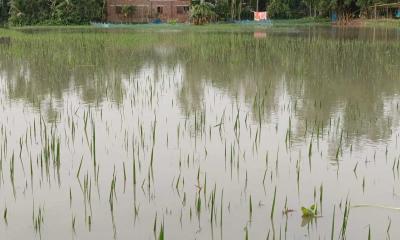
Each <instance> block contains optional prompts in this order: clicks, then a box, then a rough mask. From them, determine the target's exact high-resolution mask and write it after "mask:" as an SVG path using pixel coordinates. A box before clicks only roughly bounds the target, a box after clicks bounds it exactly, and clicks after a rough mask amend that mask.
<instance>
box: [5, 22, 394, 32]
mask: <svg viewBox="0 0 400 240" xmlns="http://www.w3.org/2000/svg"><path fill="white" fill-rule="evenodd" d="M357 21H359V22H360V24H358V25H357V27H378V28H399V27H400V20H396V19H385V20H383V19H380V20H372V19H368V20H357ZM331 25H332V23H331V21H330V20H329V19H327V18H302V19H280V20H271V21H269V22H265V23H264V22H263V23H260V22H254V21H241V22H235V23H226V22H220V23H214V24H206V25H201V26H195V25H191V24H185V23H181V24H179V23H178V24H167V23H165V24H109V25H107V24H103V25H101V26H92V25H74V26H43V25H42V26H23V27H9V28H0V35H1V34H7V35H9V34H10V32H12V31H16V32H24V33H33V32H41V33H44V32H57V31H60V32H63V33H68V32H71V33H73V32H82V31H83V32H85V31H88V32H92V31H93V30H94V29H96V30H98V31H103V30H108V29H115V30H119V31H126V30H130V31H139V32H153V31H157V32H162V31H191V32H192V31H195V32H196V31H198V32H253V31H255V30H260V29H275V30H277V29H279V28H283V29H285V28H291V27H320V26H331ZM352 27H354V26H352Z"/></svg>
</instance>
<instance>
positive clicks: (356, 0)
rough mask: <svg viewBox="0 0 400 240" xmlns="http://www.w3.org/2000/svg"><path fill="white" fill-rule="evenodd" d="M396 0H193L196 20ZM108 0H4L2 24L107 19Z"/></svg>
mask: <svg viewBox="0 0 400 240" xmlns="http://www.w3.org/2000/svg"><path fill="white" fill-rule="evenodd" d="M378 2H379V3H386V2H388V3H389V2H396V0H383V1H381V0H348V1H342V0H223V1H214V0H208V1H202V2H200V1H193V4H192V7H191V11H190V15H191V21H192V23H194V24H196V25H202V24H204V23H208V22H212V21H234V20H244V19H252V18H253V13H252V12H253V11H257V10H259V11H265V10H267V11H268V12H269V16H270V17H271V18H272V19H298V18H305V17H309V18H314V19H320V18H328V17H330V15H331V13H332V12H336V15H337V17H338V19H339V21H341V20H343V21H347V20H349V19H351V18H357V17H362V16H366V15H367V9H368V7H369V6H371V5H373V4H374V3H378ZM106 4H107V1H106V0H51V1H49V0H0V24H5V23H9V24H10V25H14V26H23V25H79V24H88V23H90V22H91V21H94V22H96V21H97V22H98V21H105V19H106ZM135 10H136V8H135V7H134V6H123V7H122V9H121V12H122V14H123V15H124V16H125V17H129V16H131V15H132V14H133V13H134V12H135Z"/></svg>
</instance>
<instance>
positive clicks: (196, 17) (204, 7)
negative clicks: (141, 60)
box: [190, 3, 217, 25]
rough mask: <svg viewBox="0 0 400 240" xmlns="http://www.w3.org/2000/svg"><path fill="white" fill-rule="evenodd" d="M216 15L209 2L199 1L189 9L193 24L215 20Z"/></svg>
mask: <svg viewBox="0 0 400 240" xmlns="http://www.w3.org/2000/svg"><path fill="white" fill-rule="evenodd" d="M216 17H217V15H216V14H215V11H214V5H212V4H211V3H200V4H198V5H194V6H192V7H191V9H190V21H191V23H193V24H194V25H202V24H206V23H209V22H212V21H215V19H216Z"/></svg>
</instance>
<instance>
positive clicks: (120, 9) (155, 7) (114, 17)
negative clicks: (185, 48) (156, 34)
mask: <svg viewBox="0 0 400 240" xmlns="http://www.w3.org/2000/svg"><path fill="white" fill-rule="evenodd" d="M189 6H190V0H154V1H153V0H107V21H108V22H114V23H121V22H123V23H149V22H159V21H162V22H167V21H175V20H176V21H177V22H186V21H188V20H189Z"/></svg>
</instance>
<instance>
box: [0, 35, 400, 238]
mask: <svg viewBox="0 0 400 240" xmlns="http://www.w3.org/2000/svg"><path fill="white" fill-rule="evenodd" d="M1 34H3V35H5V36H6V37H7V38H3V39H7V40H4V41H2V42H1V43H0V106H1V107H0V213H1V219H0V234H1V236H2V237H1V239H158V240H163V239H174V240H178V239H185V240H186V239H399V238H400V230H399V229H397V226H398V225H399V224H400V178H399V176H400V135H399V134H400V128H399V122H400V109H399V107H400V106H399V104H400V64H399V59H400V31H398V30H396V29H339V28H306V29H288V28H285V29H275V30H274V29H267V30H265V29H260V30H257V31H243V32H212V31H211V32H202V31H187V30H185V31H181V32H177V31H173V32H168V31H152V32H146V31H143V32H137V31H136V32H135V31H123V30H115V31H112V30H111V31H81V32H79V31H77V30H75V31H73V32H68V33H65V32H62V31H43V32H40V31H39V32H13V31H4V32H2V33H1Z"/></svg>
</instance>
